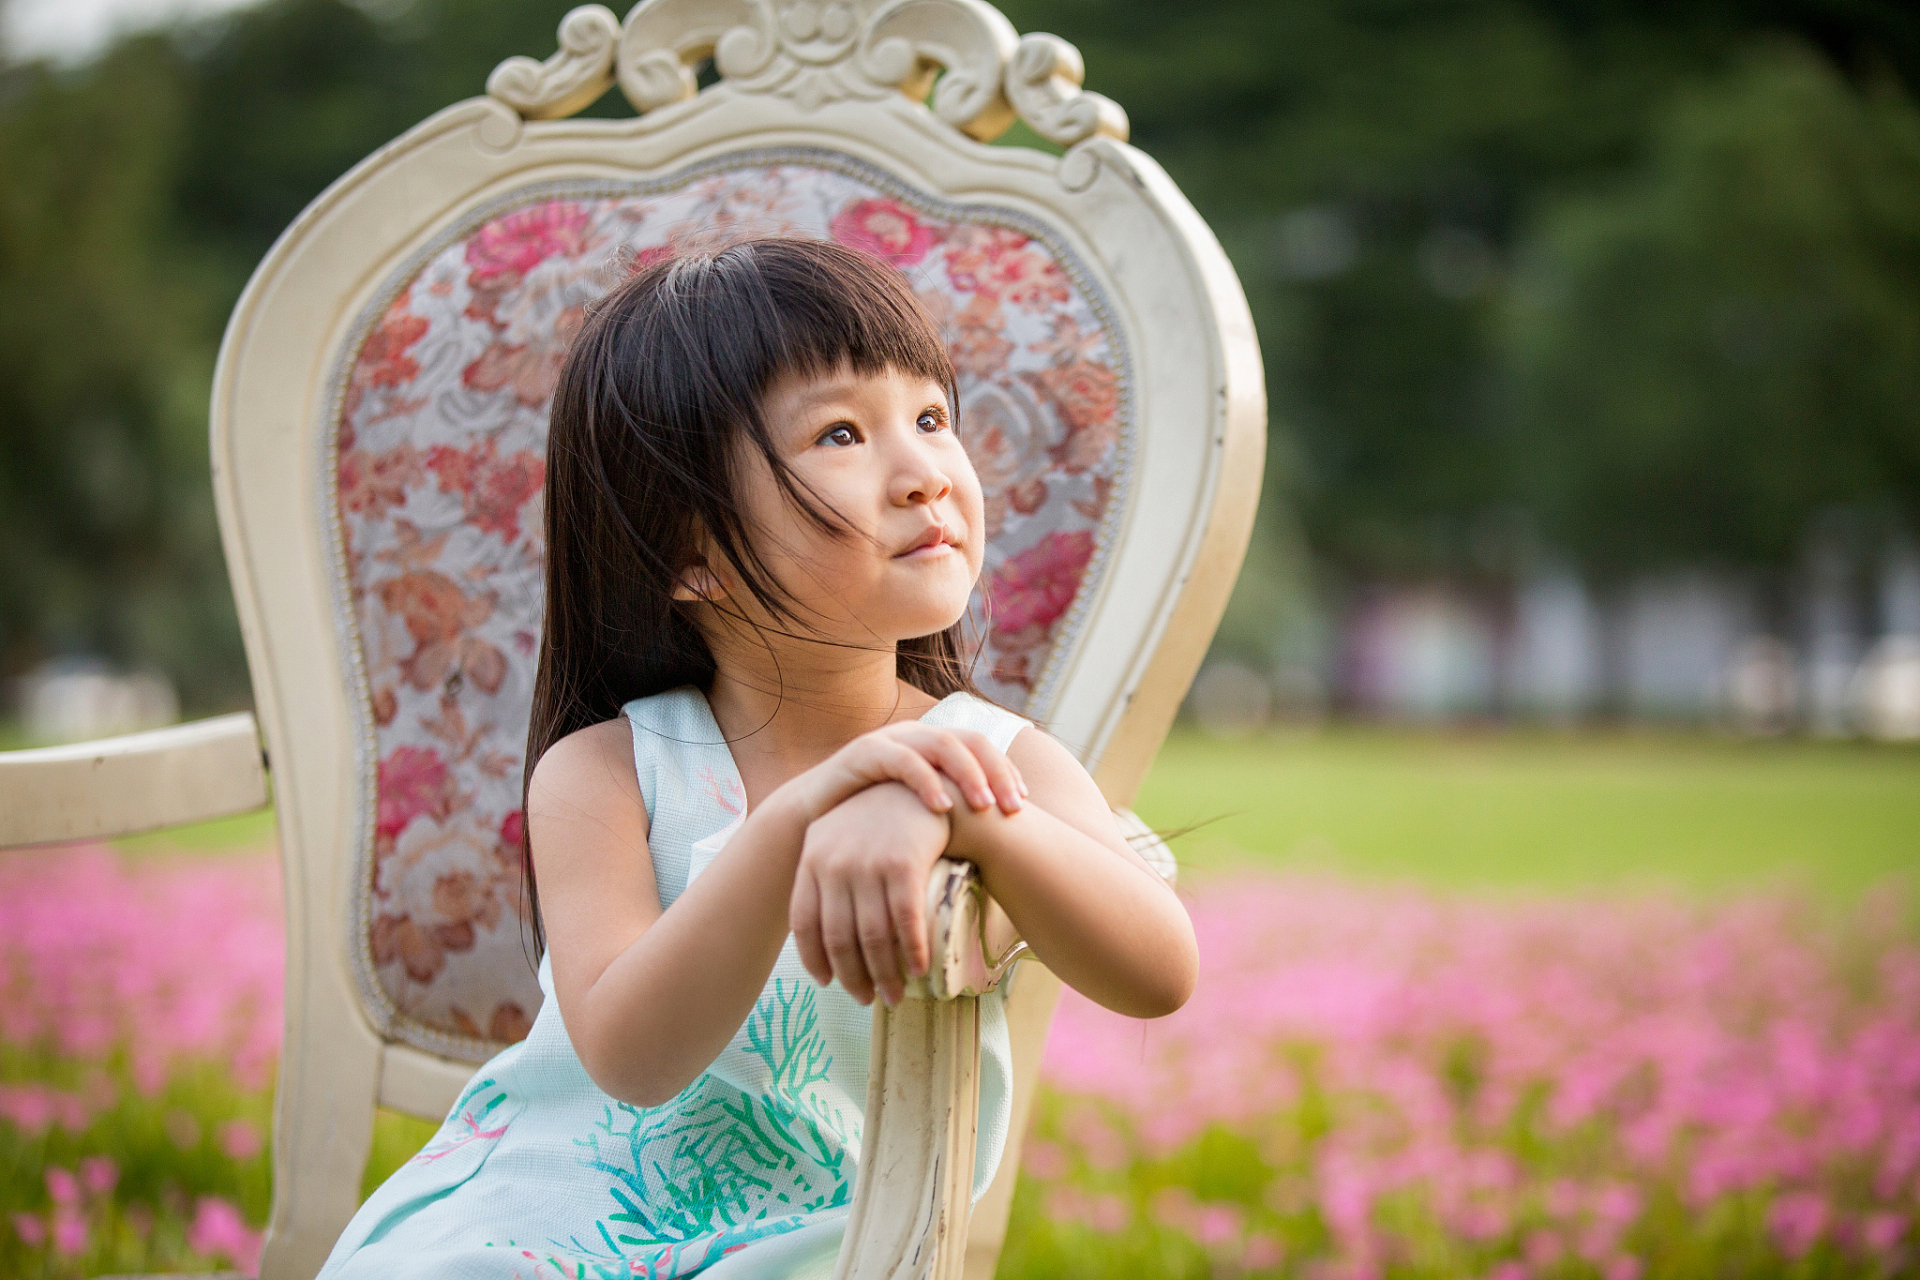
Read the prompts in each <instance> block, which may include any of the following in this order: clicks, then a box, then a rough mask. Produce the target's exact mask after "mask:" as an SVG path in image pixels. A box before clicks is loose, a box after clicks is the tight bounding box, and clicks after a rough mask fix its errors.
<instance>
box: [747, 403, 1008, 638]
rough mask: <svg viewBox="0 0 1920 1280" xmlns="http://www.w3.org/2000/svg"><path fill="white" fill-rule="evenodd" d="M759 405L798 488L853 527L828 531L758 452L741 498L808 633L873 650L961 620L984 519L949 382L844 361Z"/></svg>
mask: <svg viewBox="0 0 1920 1280" xmlns="http://www.w3.org/2000/svg"><path fill="white" fill-rule="evenodd" d="M762 411H763V412H764V413H765V415H766V421H767V425H768V428H769V429H770V431H771V432H772V435H773V439H774V444H775V447H776V448H777V449H778V450H779V452H780V454H781V456H782V458H783V459H784V460H785V461H786V463H787V465H788V467H790V468H791V469H792V472H793V475H794V477H795V479H796V480H798V481H799V482H800V484H801V486H802V491H803V492H805V491H806V490H811V491H812V493H813V494H814V495H816V501H820V502H823V503H824V504H825V506H826V507H827V508H829V509H830V510H831V511H833V512H837V513H838V514H839V515H840V517H841V518H842V519H843V520H844V521H845V522H846V523H847V524H849V525H851V526H852V529H853V533H852V534H851V535H850V536H849V535H840V536H836V535H835V534H833V533H832V532H830V531H828V530H824V529H821V528H819V527H818V526H817V525H816V524H814V522H813V521H812V520H810V519H808V518H807V516H806V515H805V513H804V512H801V511H799V510H796V509H795V507H794V506H793V504H792V503H791V502H789V501H788V500H787V498H786V496H785V495H784V494H783V493H782V492H781V490H780V488H779V486H778V485H777V483H776V482H775V480H774V478H773V475H772V473H771V472H770V471H769V470H768V468H767V466H766V464H765V462H764V461H763V460H762V459H761V458H760V456H759V454H758V453H757V452H755V453H753V454H752V455H751V457H750V458H749V461H748V466H747V467H746V468H745V469H744V472H745V474H743V475H742V477H741V488H742V492H741V494H740V499H741V503H742V507H743V510H744V514H745V515H746V516H747V518H748V527H749V528H750V529H751V530H752V531H753V532H752V534H751V536H752V538H753V542H754V549H755V550H756V551H757V552H759V554H760V556H761V557H762V559H763V560H764V561H765V562H766V565H767V568H768V569H769V571H770V572H771V573H772V574H773V576H774V578H775V580H776V581H777V582H778V583H779V585H780V586H781V587H782V588H783V589H784V590H785V591H786V592H787V594H788V596H789V597H790V598H791V599H792V601H793V603H794V605H795V606H796V612H797V613H798V615H799V617H800V618H801V619H802V620H803V621H804V623H805V629H807V630H810V631H815V632H817V633H819V634H820V636H821V638H823V639H828V640H833V641H837V642H841V643H846V644H851V645H857V646H862V647H870V646H873V645H875V644H881V645H892V644H895V643H897V642H899V641H901V640H906V639H910V638H912V637H915V636H924V635H930V634H932V633H933V632H936V631H941V630H944V629H945V628H947V627H949V626H951V625H952V624H953V623H954V622H955V621H956V620H958V619H959V617H960V616H961V614H963V613H964V612H965V611H966V607H967V598H968V596H969V594H970V593H971V592H972V590H973V584H974V580H975V579H976V578H978V577H979V576H980V564H981V557H982V555H983V553H984V551H985V547H984V545H983V542H984V535H983V526H984V524H985V518H984V512H983V510H982V505H981V493H980V480H979V477H978V476H976V475H975V474H974V470H973V464H972V462H970V461H969V460H968V458H967V452H966V450H965V449H964V448H962V447H961V444H960V439H959V436H958V435H957V434H955V432H954V429H953V420H952V416H951V413H950V411H949V407H948V405H947V395H946V390H945V388H943V387H942V386H941V385H940V384H939V383H938V382H934V381H932V380H930V379H927V378H922V377H919V376H917V375H914V374H907V373H901V372H898V371H895V370H892V369H889V370H886V371H884V372H882V373H878V374H860V373H856V372H854V371H853V370H852V369H851V368H850V367H848V366H846V365H842V366H841V367H840V368H839V369H838V370H836V371H834V372H832V373H829V374H827V375H825V376H822V377H815V378H803V377H798V376H786V377H782V378H779V379H777V380H776V381H775V382H774V383H773V384H772V385H771V386H769V387H768V388H767V393H766V396H765V398H764V401H763V404H762ZM728 576H730V575H728ZM722 585H731V584H725V583H723V584H722ZM731 597H732V598H731V603H732V605H733V607H734V608H735V609H738V610H740V611H742V612H744V613H746V614H747V616H748V617H749V618H752V619H753V620H754V621H756V622H758V621H763V620H762V619H760V618H759V617H758V616H757V614H758V612H759V611H758V609H757V608H755V607H754V604H753V602H752V601H751V600H750V599H748V598H746V593H744V592H735V593H731Z"/></svg>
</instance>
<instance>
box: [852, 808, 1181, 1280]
mask: <svg viewBox="0 0 1920 1280" xmlns="http://www.w3.org/2000/svg"><path fill="white" fill-rule="evenodd" d="M1116 816H1117V817H1118V818H1119V820H1120V826H1121V829H1122V831H1123V832H1125V834H1126V836H1127V838H1128V839H1129V840H1130V841H1131V842H1132V843H1133V844H1134V847H1135V848H1136V849H1138V850H1139V851H1140V854H1141V856H1142V857H1144V858H1145V859H1146V860H1147V862H1148V863H1149V864H1150V865H1151V866H1152V867H1153V868H1154V869H1155V870H1156V871H1158V872H1160V874H1161V875H1163V876H1165V877H1166V879H1167V881H1168V882H1169V883H1171V882H1172V881H1173V879H1174V875H1175V871H1176V865H1175V863H1174V860H1173V855H1172V853H1171V852H1170V851H1169V850H1168V849H1167V846H1166V845H1165V844H1164V843H1163V842H1161V841H1160V839H1159V838H1158V837H1157V836H1155V835H1154V833H1153V830H1152V828H1150V827H1148V826H1147V825H1146V824H1145V823H1143V822H1141V821H1140V819H1139V818H1137V817H1136V816H1134V814H1133V813H1132V812H1131V811H1128V810H1124V809H1123V810H1119V811H1117V812H1116ZM927 941H928V943H929V946H930V951H931V963H929V965H928V966H927V976H926V977H925V978H921V979H915V980H914V981H913V982H911V983H910V984H908V988H907V998H906V999H905V1000H902V1001H901V1002H900V1004H899V1005H897V1006H895V1007H893V1008H888V1007H887V1006H886V1005H884V1004H881V1003H880V1002H879V1001H875V1002H874V1006H873V1057H872V1059H871V1066H870V1067H869V1069H868V1076H867V1112H866V1123H865V1125H864V1129H863V1132H862V1134H861V1141H860V1175H859V1178H858V1180H857V1181H856V1182H855V1183H854V1188H853V1207H852V1209H851V1211H850V1212H849V1214H848V1218H847V1234H846V1236H845V1238H844V1240H843V1242H842V1244H841V1247H840V1258H839V1262H838V1265H837V1266H836V1267H835V1268H834V1280H959V1278H960V1277H961V1275H962V1273H963V1265H964V1262H965V1257H966V1244H967V1223H968V1219H969V1218H970V1217H971V1214H972V1208H973V1155H974V1143H975V1137H976V1131H977V1129H978V1127H979V1121H980V1086H979V1074H980V999H979V998H980V997H981V996H983V995H986V994H987V993H988V992H990V991H992V990H993V989H994V988H995V987H998V986H999V985H1000V983H1001V981H1002V980H1003V979H1004V978H1005V977H1006V975H1007V971H1008V970H1009V969H1011V968H1012V967H1013V964H1014V961H1016V960H1018V959H1019V958H1020V957H1021V956H1022V955H1024V954H1025V953H1026V951H1027V944H1026V943H1025V942H1024V941H1022V940H1021V939H1019V938H1018V937H1017V936H1016V935H1015V934H1014V932H1013V928H1012V925H1011V922H1009V921H1008V920H1007V917H1006V913H1005V912H1003V911H1001V910H1000V907H999V905H998V904H997V903H995V902H994V901H993V899H992V898H990V897H988V896H987V893H986V889H985V887H984V886H983V885H982V884H981V881H980V872H979V871H978V870H977V869H976V868H975V867H974V865H973V864H972V863H970V862H960V861H957V860H955V859H953V858H942V859H940V860H939V861H938V862H936V863H934V865H933V874H932V875H931V876H929V877H928V879H927Z"/></svg>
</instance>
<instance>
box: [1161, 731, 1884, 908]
mask: <svg viewBox="0 0 1920 1280" xmlns="http://www.w3.org/2000/svg"><path fill="white" fill-rule="evenodd" d="M1134 807H1135V808H1136V809H1137V810H1138V811H1139V813H1140V815H1141V816H1142V817H1143V818H1145V819H1146V820H1147V821H1148V822H1150V823H1152V824H1153V825H1154V826H1155V827H1157V828H1158V829H1160V830H1163V831H1177V830H1179V829H1181V828H1183V827H1189V826H1195V825H1196V824H1204V825H1200V826H1198V829H1196V830H1193V831H1191V832H1190V833H1189V834H1187V835H1185V836H1183V837H1181V838H1180V839H1178V840H1176V841H1175V842H1174V849H1175V851H1176V853H1177V854H1178V855H1179V857H1180V860H1181V862H1182V864H1183V866H1186V867H1190V868H1192V869H1193V870H1195V871H1197V872H1200V873H1203V874H1204V873H1207V872H1214V871H1219V870H1223V869H1228V868H1234V867H1246V866H1260V867H1287V868H1290V869H1296V870H1297V869H1319V870H1327V871H1332V872H1339V873H1342V874H1347V875H1359V876H1365V877H1389V878H1395V879H1413V880H1418V881H1421V882H1424V883H1427V884H1431V885H1434V886H1437V887H1442V888H1467V889H1519V890H1537V891H1546V892H1551V891H1558V890H1572V889H1582V890H1588V889H1594V888H1601V889H1627V888H1638V887H1645V886H1648V885H1654V884H1666V885H1672V886H1676V887H1679V888H1682V889H1686V890H1694V891H1709V892H1711V891H1715V890H1724V889H1732V888H1740V887H1751V886H1754V885H1758V884H1772V883H1779V882H1783V881H1784V882H1787V883H1793V884H1803V885H1806V886H1808V887H1810V888H1812V889H1813V890H1815V891H1816V892H1818V893H1820V894H1822V895H1823V896H1827V897H1830V898H1837V899H1842V900H1844V899H1850V898H1852V897H1854V896H1856V895H1857V894H1859V893H1860V892H1861V891H1862V890H1863V889H1865V888H1867V887H1869V886H1871V885H1875V884H1879V883H1882V882H1885V881H1887V880H1889V879H1893V878H1906V877H1910V876H1911V875H1912V873H1913V872H1914V871H1915V870H1916V869H1920V750H1915V749H1912V748H1900V747H1884V746H1868V745H1863V744H1856V743H1810V742H1749V741H1739V740H1732V739H1721V738H1714V737H1709V736H1706V735H1679V734H1672V735H1666V734H1654V733H1625V732H1622V733H1612V734H1581V735H1571V734H1569V735H1554V734H1548V733H1540V732H1523V731H1509V732H1496V731H1487V732H1476V733H1452V734H1449V733H1441V732H1433V733H1417V732H1409V731H1404V730H1396V731H1386V730H1374V729H1361V728H1335V729H1328V730H1323V731H1318V732H1314V733H1310V734H1309V733H1297V734H1292V735H1282V734H1274V735H1266V736H1260V737H1254V738H1246V739H1240V740H1234V741H1219V740H1212V739H1208V738H1204V737H1201V736H1199V735H1198V734H1195V733H1191V732H1184V731H1183V732H1178V733H1176V734H1175V735H1174V736H1173V737H1172V738H1171V739H1170V740H1169V741H1168V742H1167V745H1166V747H1165V748H1164V749H1163V750H1162V751H1161V753H1160V758H1159V760H1158V761H1157V762H1156V763H1155V765H1154V769H1153V772H1152V774H1151V775H1150V776H1149V777H1148V779H1147V782H1146V785H1145V786H1144V787H1143V788H1142V790H1141V793H1140V795H1139V797H1138V799H1137V800H1136V802H1135V806H1134Z"/></svg>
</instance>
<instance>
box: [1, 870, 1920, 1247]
mask: <svg viewBox="0 0 1920 1280" xmlns="http://www.w3.org/2000/svg"><path fill="white" fill-rule="evenodd" d="M1191 906H1192V909H1193V912H1194V917H1195V921H1196V923H1197V925H1198V927H1199V930H1200V937H1201V947H1202V956H1203V974H1202V980H1201V986H1200V989H1199V993H1198V994H1197V995H1196V997H1195V999H1194V1000H1193V1002H1192V1003H1191V1004H1190V1005H1189V1006H1188V1007H1187V1008H1186V1009H1185V1010H1183V1011H1182V1012H1181V1013H1179V1014H1178V1015H1176V1016H1174V1017H1172V1018H1169V1019H1166V1020H1164V1021H1162V1022H1159V1023H1154V1024H1141V1023H1137V1022H1129V1021H1127V1020H1124V1019H1120V1018H1116V1017H1113V1016H1112V1015H1109V1014H1106V1013H1104V1012H1102V1011H1100V1010H1098V1009H1097V1008H1095V1007H1093V1006H1091V1005H1090V1004H1088V1003H1087V1002H1086V1001H1084V1000H1081V999H1079V998H1077V997H1075V996H1073V995H1072V994H1071V993H1069V994H1068V995H1067V996H1066V998H1065V1000H1064V1001H1063V1004H1062V1006H1061V1011H1060V1014H1059V1016H1058V1018H1057V1020H1056V1023H1055V1028H1054V1034H1053V1038H1052V1040H1051V1041H1050V1043H1049V1047H1048V1051H1047V1057H1046V1059H1045V1063H1044V1075H1045V1080H1046V1087H1045V1089H1044V1090H1043V1092H1042V1096H1041V1099H1040V1101H1039V1104H1038V1108H1037V1112H1036V1118H1035V1122H1034V1128H1033V1130H1032V1132H1031V1134H1030V1137H1029V1142H1028V1147H1027V1152H1026V1157H1025V1160H1024V1164H1023V1178H1022V1182H1021V1186H1020V1191H1019V1193H1018V1196H1017V1197H1016V1203H1015V1210H1014V1213H1015V1217H1014V1222H1013V1226H1012V1230H1011V1233H1010V1236H1009V1243H1008V1246H1007V1251H1006V1254H1005V1255H1004V1258H1003V1262H1002V1267H1001V1271H1000V1274H1001V1275H1002V1276H1003V1277H1004V1276H1015V1277H1041V1276H1061V1275H1085V1276H1091V1275H1099V1276H1106V1275H1112V1276H1122V1275H1124V1276H1149V1277H1158V1276H1203V1275H1222V1276H1239V1275H1284V1276H1300V1277H1316V1278H1320V1277H1324V1278H1325V1280H1335V1278H1336V1277H1356V1278H1357V1277H1409V1278H1412V1277H1434V1278H1436V1280H1437V1278H1439V1277H1488V1278H1490V1280H1522V1277H1541V1278H1553V1277H1569V1278H1571V1277H1599V1278H1602V1280H1641V1278H1643V1277H1645V1278H1652V1277H1668V1276H1671V1277H1693V1276H1702V1277H1705V1276H1728V1277H1733V1276H1738V1277H1745V1276H1782V1277H1789V1276H1791V1277H1813V1276H1841V1275H1845V1276H1881V1275H1884V1276H1895V1275H1912V1274H1916V1271H1917V1270H1920V1262H1917V1261H1916V1252H1915V1240H1914V1225H1915V1179H1916V1172H1917V1171H1920V944H1917V943H1916V940H1915V937H1914V935H1913V933H1912V932H1911V930H1910V927H1909V926H1908V925H1907V924H1906V923H1905V918H1904V916H1903V915H1902V913H1901V911H1900V910H1899V909H1897V906H1896V904H1894V903H1892V902H1891V901H1870V902H1869V903H1867V904H1865V905H1864V906H1862V907H1860V908H1858V909H1855V910H1853V911H1852V912H1850V913H1849V914H1847V915H1846V916H1845V917H1844V918H1835V917H1834V916H1833V915H1832V914H1830V913H1829V914H1827V915H1821V914H1819V913H1818V912H1817V911H1816V910H1815V909H1814V908H1813V907H1811V906H1809V905H1807V904H1804V903H1801V902H1798V901H1796V900H1794V899H1791V898H1785V897H1758V896H1750V897H1744V898H1738V899H1729V900H1722V901H1719V902H1716V903H1713V904H1708V905H1701V904H1688V903H1683V902H1680V901H1677V900H1667V899H1661V898H1652V897H1636V898H1611V899H1609V898H1580V899H1573V898H1559V899H1535V900H1511V901H1507V900H1502V901H1494V900H1489V899H1483V898H1465V897H1453V896H1445V895H1439V894H1435V893H1432V892H1427V891H1416V890H1413V889H1406V888H1383V887H1380V886H1377V885H1363V884H1359V883H1355V882H1348V881H1339V880H1330V879H1321V878H1307V877H1294V876H1277V875H1275V876H1262V877H1257V878H1242V879H1235V880H1217V879H1216V880H1213V881H1210V882H1208V883H1206V884H1203V885H1202V886H1200V887H1199V888H1198V889H1196V890H1194V891H1193V893H1192V896H1191ZM278 912H279V905H278V887H277V871H276V869H275V866H274V863H273V861H272V859H271V857H270V856H269V855H267V854H264V853H249V854H245V855H237V856H227V857H219V858H191V859H190V858H185V857H174V858H164V859H149V860H138V859H126V858H123V857H121V856H119V855H116V854H114V853H113V852H111V851H109V850H106V849H102V848H70V849H62V850H40V851H32V852H26V853H16V854H8V855H4V856H0V1196H4V1200H3V1201H0V1218H3V1219H4V1221H0V1274H5V1275H8V1276H15V1275H18V1276H42V1275H46V1276H66V1275H85V1274H97V1273H100V1272H103V1271H111V1270H137V1269H141V1268H152V1269H182V1270H184V1269H187V1268H190V1267H196V1266H197V1267H206V1266H213V1265H238V1266H240V1267H243V1268H245V1267H251V1266H252V1265H253V1264H254V1262H255V1261H256V1259H257V1254H258V1248H259V1236H258V1231H259V1227H260V1224H261V1223H262V1222H263V1220H264V1218H265V1212H266V1206H267V1195H268V1187H267V1167H266V1156H265V1152H264V1150H263V1139H264V1134H265V1127H266V1123H267V1118H268V1113H269V1109H270V1087H271V1068H272V1064H273V1059H274V1053H275V1050H276V1046H277V1042H278V1037H279V1023H280V1004H279V999H280V964H281V956H280V946H281V942H280V923H279V915H278Z"/></svg>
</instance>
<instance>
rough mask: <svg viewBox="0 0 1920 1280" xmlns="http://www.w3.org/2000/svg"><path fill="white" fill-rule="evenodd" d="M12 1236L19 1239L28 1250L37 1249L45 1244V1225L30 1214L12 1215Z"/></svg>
mask: <svg viewBox="0 0 1920 1280" xmlns="http://www.w3.org/2000/svg"><path fill="white" fill-rule="evenodd" d="M13 1234H15V1235H17V1236H19V1237H20V1243H21V1244H24V1245H26V1246H27V1248H29V1249H38V1248H39V1247H40V1246H41V1245H43V1244H45V1243H46V1242H47V1224H46V1223H45V1222H44V1221H42V1220H41V1219H40V1218H39V1217H37V1216H36V1215H34V1214H31V1213H16V1214H14V1215H13Z"/></svg>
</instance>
